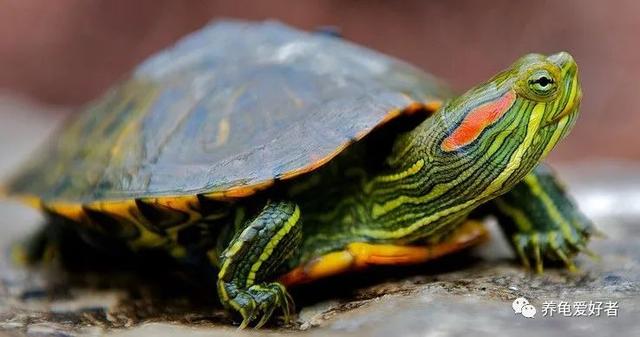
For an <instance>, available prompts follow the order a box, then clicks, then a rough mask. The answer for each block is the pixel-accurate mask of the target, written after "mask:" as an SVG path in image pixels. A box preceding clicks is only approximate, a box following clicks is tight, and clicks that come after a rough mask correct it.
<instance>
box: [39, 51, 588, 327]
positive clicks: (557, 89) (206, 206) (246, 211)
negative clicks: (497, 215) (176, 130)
mask: <svg viewBox="0 0 640 337" xmlns="http://www.w3.org/2000/svg"><path fill="white" fill-rule="evenodd" d="M580 99H581V92H580V88H579V84H578V77H577V67H576V64H575V62H574V61H573V59H572V58H571V56H569V55H568V54H567V53H559V54H555V55H551V56H549V57H546V56H543V55H537V54H532V55H527V56H525V57H523V58H521V59H520V60H518V61H517V62H516V63H514V64H513V65H512V66H511V67H510V68H509V69H507V70H505V71H504V72H501V73H500V74H498V75H496V76H495V77H494V78H492V79H490V80H489V81H488V82H486V83H484V84H481V85H479V86H477V87H475V88H473V89H471V90H469V91H468V92H466V93H464V94H462V95H460V96H458V97H456V98H453V99H451V100H450V101H449V102H447V103H446V104H444V105H443V106H442V107H441V108H440V110H439V111H438V112H436V113H435V114H434V115H433V116H432V117H431V118H428V119H426V120H424V121H423V122H421V123H420V124H419V125H417V126H416V127H415V128H413V129H412V130H408V131H405V132H403V133H401V134H400V135H397V136H394V137H392V138H390V139H389V140H387V142H389V143H391V142H393V144H389V150H388V151H387V152H385V151H386V150H384V151H382V152H383V153H382V157H380V156H381V154H380V152H381V151H379V149H378V148H377V147H376V146H377V144H374V143H373V142H372V141H371V140H364V141H361V142H358V143H356V144H354V146H352V147H351V148H350V149H349V150H347V151H345V152H344V153H341V154H340V155H338V157H336V158H335V159H333V160H332V161H331V162H330V163H329V164H328V165H325V166H323V167H322V168H319V169H317V170H316V171H314V172H312V173H310V174H308V175H306V176H304V177H299V178H297V179H293V180H287V181H284V182H282V184H281V185H279V186H275V187H272V188H270V189H267V190H266V191H264V192H261V193H258V194H255V195H253V196H251V197H250V198H245V199H241V200H238V201H235V202H228V203H227V202H222V201H220V200H212V199H210V198H208V197H207V196H206V195H197V196H181V197H175V198H167V197H163V198H138V199H131V200H130V201H119V202H117V203H114V204H112V205H110V204H108V202H102V203H96V204H87V205H81V204H64V203H52V204H42V203H41V202H40V201H37V200H36V201H33V202H34V203H37V204H38V205H39V206H40V207H42V208H44V209H45V210H47V211H49V212H51V213H53V214H56V215H60V216H63V217H64V218H66V219H69V220H72V221H74V222H77V223H80V224H82V225H83V226H84V227H85V228H87V229H88V230H92V231H94V232H96V233H99V234H104V235H110V236H115V237H118V238H120V239H121V240H123V241H126V242H127V243H128V245H129V247H130V248H132V249H142V248H164V249H166V250H167V251H168V252H169V253H170V254H171V255H173V256H174V257H176V258H178V259H183V260H185V261H188V260H191V259H196V260H197V259H199V258H202V257H203V256H204V257H206V259H207V260H208V266H210V265H213V266H216V268H217V269H218V270H219V271H218V283H217V286H218V293H219V295H220V300H221V302H222V303H223V305H224V306H225V307H226V308H228V309H229V310H231V311H234V312H236V313H238V314H240V315H241V316H242V324H241V326H242V327H245V326H247V325H248V324H250V323H252V322H255V323H256V325H257V326H261V325H262V324H264V323H265V322H266V321H267V320H268V319H269V317H270V316H271V315H272V313H273V311H274V310H275V309H277V308H282V309H283V310H284V311H285V314H286V315H288V313H289V312H290V307H291V305H292V302H291V300H290V299H289V297H288V295H287V293H286V290H285V289H284V287H283V286H282V285H281V284H279V283H277V282H275V283H274V282H270V280H273V278H274V277H275V276H277V275H276V274H277V273H278V272H280V271H281V269H280V267H283V266H284V268H289V269H292V268H293V267H295V266H299V265H303V266H304V265H305V264H307V263H313V261H314V259H317V258H319V257H321V256H323V255H324V254H327V253H329V252H336V251H340V250H341V249H343V248H344V247H346V246H347V245H349V244H353V243H371V244H392V245H408V244H416V243H421V244H424V243H425V242H426V243H427V244H430V245H433V244H438V243H441V242H443V241H445V240H447V238H448V235H449V233H451V232H452V231H453V230H454V229H455V228H456V227H458V226H459V225H461V224H462V223H463V222H464V220H465V219H466V218H467V217H468V216H469V214H470V212H472V211H473V210H474V209H475V208H477V207H478V206H479V205H482V204H484V203H486V202H488V201H490V200H492V199H494V198H496V197H498V196H500V195H503V194H504V193H506V192H508V191H510V190H511V189H512V188H514V186H516V185H517V184H518V183H519V182H520V181H521V180H522V179H523V178H524V177H525V176H526V175H527V174H528V173H529V172H531V171H532V170H533V169H534V167H535V166H536V165H537V164H538V162H539V161H540V160H541V159H542V158H544V157H545V156H546V154H547V153H548V152H549V151H550V150H551V149H552V148H553V147H554V146H555V144H556V143H557V142H558V141H560V140H561V139H562V138H563V137H564V136H565V135H566V133H567V132H568V131H569V129H570V128H571V127H572V126H573V124H574V122H575V119H576V117H577V114H578V106H579V102H580ZM369 147H372V148H373V152H376V153H377V156H378V157H379V158H378V157H376V159H375V160H374V159H372V156H370V155H369V154H370V153H371V150H372V149H370V148H369ZM382 148H384V146H383V147H382ZM374 157H375V156H374ZM372 161H373V162H372ZM543 189H545V190H546V189H547V188H546V187H543ZM536 197H537V196H536ZM268 200H280V201H273V202H268ZM505 200H506V199H505ZM555 200H556V201H560V199H555ZM265 204H266V206H265V207H264V208H259V207H256V205H265ZM256 208H257V209H258V211H255V210H256ZM259 209H261V210H259ZM552 242H556V241H551V240H550V241H549V247H552V246H551V245H553V243H552ZM523 250H525V253H526V251H528V250H531V248H527V247H523ZM534 250H535V249H534ZM563 251H564V250H563ZM565 255H566V254H565ZM556 256H557V257H560V258H561V256H560V255H557V254H556ZM567 256H568V255H567ZM205 267H206V266H205Z"/></svg>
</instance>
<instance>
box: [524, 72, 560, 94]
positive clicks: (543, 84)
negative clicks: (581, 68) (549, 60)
mask: <svg viewBox="0 0 640 337" xmlns="http://www.w3.org/2000/svg"><path fill="white" fill-rule="evenodd" d="M529 88H531V90H532V91H533V92H534V93H536V94H537V95H540V96H543V97H546V96H549V95H551V94H553V93H554V92H555V91H556V81H555V80H554V79H553V76H551V74H550V73H549V72H547V71H546V70H541V71H538V72H535V73H533V74H532V75H531V77H529Z"/></svg>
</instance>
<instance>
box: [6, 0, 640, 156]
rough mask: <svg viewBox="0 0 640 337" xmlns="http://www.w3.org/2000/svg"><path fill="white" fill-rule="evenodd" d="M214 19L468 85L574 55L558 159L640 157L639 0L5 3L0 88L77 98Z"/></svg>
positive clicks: (54, 99) (67, 100) (58, 99)
mask: <svg viewBox="0 0 640 337" xmlns="http://www.w3.org/2000/svg"><path fill="white" fill-rule="evenodd" d="M215 17H239V18H250V19H266V18H276V19H279V20H281V21H284V22H286V23H289V24H292V25H295V26H298V27H302V28H306V29H313V28H315V27H317V26H321V25H335V26H339V27H341V29H342V33H343V34H344V35H345V37H346V38H348V39H351V40H354V41H356V42H358V43H361V44H364V45H367V46H370V47H372V48H375V49H378V50H381V51H383V52H385V53H389V54H392V55H395V56H397V57H399V58H402V59H405V60H407V61H409V62H411V63H414V64H416V65H418V66H420V67H423V68H424V69H427V70H429V71H431V72H432V73H434V74H436V75H438V76H440V77H442V78H445V79H447V80H448V81H449V82H450V83H451V84H452V85H453V86H454V87H455V88H457V89H460V90H462V89H464V88H467V87H468V86H470V85H473V84H474V83H477V82H479V81H481V80H484V79H486V78H488V77H489V76H490V75H491V74H492V73H494V72H496V71H498V70H499V69H501V68H503V67H504V66H506V65H508V64H509V63H511V62H512V61H513V60H514V59H515V58H517V57H519V56H520V55H522V54H524V53H526V52H531V51H536V52H542V53H550V52H555V51H559V50H567V51H569V52H571V53H572V54H573V55H574V57H575V58H576V59H577V61H578V63H579V65H580V68H581V73H582V83H583V90H584V93H585V96H584V102H583V109H582V111H583V116H582V118H581V120H580V121H579V123H578V125H577V126H576V129H575V131H574V132H573V134H572V135H571V137H569V139H567V140H566V141H565V142H564V143H563V144H562V145H561V146H560V147H559V148H558V150H557V151H555V153H554V155H553V156H554V159H555V160H581V159H586V158H603V157H604V158H611V157H623V158H632V159H640V146H638V145H640V141H639V137H638V136H637V135H636V130H637V129H639V128H640V115H639V113H638V112H639V109H638V108H637V106H638V104H639V103H638V102H639V101H640V93H639V92H638V91H639V90H638V89H640V83H639V79H640V2H639V1H634V0H618V1H599V0H572V1H553V0H547V1H513V0H500V1H473V0H455V1H436V0H431V1H417V0H416V1H372V0H369V1H364V0H363V1H355V0H352V1H349V0H340V1H339V0H333V1H331V0H328V1H293V0H291V1H284V0H282V1H239V0H235V1H195V0H194V1H173V0H138V1H129V0H93V1H87V0H57V1H45V0H40V1H38V0H5V1H4V2H2V4H0V89H5V90H7V89H8V90H10V91H14V92H18V93H26V94H28V95H31V96H32V97H35V98H36V99H38V100H41V101H43V102H47V103H54V104H64V105H78V104H81V103H83V102H86V101H87V100H89V99H91V98H93V97H95V96H97V95H99V94H100V92H101V91H102V90H104V89H105V88H106V87H107V86H109V85H110V84H111V83H113V82H114V81H116V80H117V79H118V78H120V77H121V76H122V75H123V74H124V73H125V72H127V71H128V70H129V69H131V67H133V66H134V65H135V64H136V63H138V62H139V61H141V60H142V59H144V58H145V57H146V56H147V55H149V54H150V53H152V52H153V51H155V50H157V49H159V48H162V47H163V46H166V45H168V44H170V43H171V42H172V41H174V40H175V39H177V38H178V37H180V36H181V35H183V34H185V33H187V32H189V31H192V30H194V29H197V28H198V27H200V26H202V25H203V24H205V23H206V22H207V21H209V20H210V19H212V18H215Z"/></svg>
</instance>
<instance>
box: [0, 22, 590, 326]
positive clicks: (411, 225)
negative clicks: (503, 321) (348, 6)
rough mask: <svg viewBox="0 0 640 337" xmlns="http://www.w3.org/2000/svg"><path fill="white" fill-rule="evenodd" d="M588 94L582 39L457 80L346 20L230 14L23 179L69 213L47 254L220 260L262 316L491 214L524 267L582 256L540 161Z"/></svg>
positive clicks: (449, 247) (236, 306)
mask: <svg viewBox="0 0 640 337" xmlns="http://www.w3.org/2000/svg"><path fill="white" fill-rule="evenodd" d="M580 99H581V91H580V86H579V83H578V69H577V66H576V63H575V62H574V60H573V59H572V57H571V56H570V55H569V54H568V53H566V52H560V53H557V54H553V55H550V56H544V55H539V54H530V55H526V56H524V57H522V58H520V59H519V60H517V61H516V62H515V63H514V64H513V65H511V66H510V67H509V68H507V69H506V70H504V71H502V72H500V73H499V74H497V75H496V76H494V77H493V78H491V79H489V80H488V81H487V82H485V83H482V84H479V85H478V86H476V87H475V88H473V89H471V90H469V91H467V92H466V93H464V94H462V95H459V96H451V95H450V94H449V91H448V90H446V89H445V88H444V87H443V86H442V85H441V84H440V83H439V82H438V81H437V80H435V79H434V78H433V77H431V76H430V75H428V74H425V73H424V72H422V71H420V70H418V69H416V68H414V67H412V66H410V65H408V64H405V63H402V62H400V61H398V60H395V59H393V58H391V57H388V56H385V55H382V54H379V53H376V52H373V51H371V50H368V49H366V48H363V47H359V46H356V45H353V44H351V43H348V42H345V41H343V40H341V39H339V38H336V37H331V36H326V35H322V34H313V33H306V32H301V31H297V30H295V29H292V28H290V27H287V26H284V25H282V24H278V23H273V22H267V23H258V24H252V23H243V22H220V23H214V24H211V25H209V26H206V27H204V28H203V29H201V30H200V31H198V32H196V33H194V34H191V35H190V36H188V37H186V38H184V39H183V40H182V41H180V42H178V43H177V44H176V45H175V46H174V47H172V48H169V49H167V50H165V51H162V52H160V53H159V54H157V55H155V56H153V57H151V58H150V59H148V60H147V61H146V62H144V63H143V64H142V65H140V66H139V67H138V68H137V69H135V71H134V72H133V73H132V74H131V75H130V77H129V78H128V79H127V80H126V81H124V82H123V83H121V84H119V85H117V86H116V87H115V88H113V89H112V90H111V91H109V92H108V93H107V94H106V95H105V96H104V97H102V98H101V99H99V100H97V101H96V102H94V103H93V104H91V105H89V106H88V108H86V109H85V110H84V111H82V112H81V113H80V114H77V115H76V116H74V118H73V119H72V120H70V121H69V123H67V124H66V125H65V126H64V127H63V128H62V129H61V130H60V131H59V132H58V133H57V135H56V136H55V137H54V138H52V140H51V141H50V142H49V143H48V144H47V145H46V146H45V147H44V148H43V149H42V150H41V151H40V152H39V153H38V154H37V155H36V156H35V157H34V158H33V160H32V161H31V162H30V163H29V164H28V165H27V166H26V167H24V168H23V169H22V170H21V171H20V172H19V173H18V174H17V175H16V176H15V177H14V178H13V180H11V181H10V182H9V184H8V186H7V192H8V193H9V194H10V195H14V196H17V197H22V198H23V199H24V200H26V201H28V202H29V203H30V204H32V205H34V206H36V207H38V208H40V209H42V210H43V211H44V212H45V213H46V214H47V215H48V217H49V218H50V219H52V220H55V221H50V224H49V225H48V226H47V227H45V228H46V230H45V231H44V233H45V234H44V236H39V238H40V240H39V241H38V242H40V244H38V245H32V246H30V247H31V250H29V251H27V253H28V254H27V257H29V258H30V259H31V260H34V259H36V258H37V257H38V252H41V251H42V249H35V248H33V247H42V243H43V242H49V243H51V242H52V241H54V242H55V238H54V237H53V236H51V233H52V232H56V231H62V230H73V231H76V232H82V235H81V237H82V238H85V239H87V240H90V241H92V242H93V240H95V241H100V238H109V239H110V240H111V241H113V242H119V243H124V244H125V245H126V247H128V248H127V249H131V250H133V251H139V250H145V249H155V248H161V249H165V250H166V251H167V252H168V253H170V254H171V256H173V257H175V258H176V259H177V260H179V261H185V262H187V261H188V263H191V265H194V264H195V265H197V266H199V267H201V268H203V269H207V270H211V271H215V275H217V280H214V277H213V275H212V278H211V282H217V283H216V284H217V290H218V294H219V297H220V301H221V302H222V304H223V305H224V306H225V307H226V308H228V309H229V310H230V311H232V312H237V313H239V314H240V315H241V316H242V318H243V321H242V326H243V327H244V326H246V325H247V324H249V323H255V324H256V325H257V326H261V325H262V324H264V323H265V322H266V321H267V320H268V318H269V317H270V316H271V315H272V313H273V312H274V310H275V309H278V308H282V309H283V310H284V312H285V316H288V315H289V313H290V310H291V304H292V303H291V299H290V297H289V296H288V294H287V291H286V289H285V286H289V285H292V284H296V283H301V282H308V281H311V280H315V279H318V278H321V277H324V276H328V275H334V274H338V273H342V272H346V271H349V270H354V269H359V268H364V267H366V266H371V265H396V264H412V263H419V262H423V261H426V260H429V259H433V258H435V257H438V256H441V255H443V254H447V253H451V252H455V251H458V250H460V249H462V248H464V247H467V246H469V245H471V244H474V243H476V242H478V241H479V240H481V239H482V238H483V237H485V235H486V232H485V230H484V229H483V227H482V225H481V224H480V222H478V221H475V220H473V219H478V218H479V217H481V216H484V215H485V214H493V215H496V216H497V217H498V219H499V222H500V224H501V225H502V227H503V228H504V229H505V231H506V233H507V234H508V236H509V237H510V238H511V239H512V243H513V246H514V247H515V250H516V252H517V253H518V255H519V256H520V258H521V259H522V262H523V263H524V264H525V265H526V266H529V264H530V261H533V262H534V263H533V266H534V267H535V269H537V270H539V271H540V270H541V269H542V263H543V261H544V260H556V261H561V262H564V263H565V264H566V265H567V266H568V267H569V268H574V265H573V263H572V262H571V258H572V256H573V255H574V254H576V253H577V252H580V251H582V250H584V249H585V245H586V243H587V240H588V237H589V233H590V228H591V226H590V224H589V222H588V221H587V220H586V219H585V218H584V217H583V216H582V214H581V213H580V212H579V211H578V210H577V209H576V207H575V205H574V204H573V203H572V202H571V201H570V200H569V199H568V197H567V195H566V193H565V192H564V190H563V189H562V188H561V187H560V185H559V184H558V183H557V182H556V181H555V180H554V178H553V177H552V175H551V174H550V173H549V172H548V171H547V170H546V169H544V168H542V167H540V166H538V163H539V162H540V160H541V159H542V158H544V157H545V156H546V155H547V153H548V152H549V151H550V150H551V149H552V148H553V147H554V146H555V145H556V143H557V142H558V141H560V140H561V139H562V138H564V136H565V135H566V134H567V132H568V131H569V129H570V128H571V127H572V126H573V124H574V122H575V120H576V118H577V116H578V106H579V103H580ZM441 102H444V103H441ZM536 167H538V168H536ZM480 206H482V207H480ZM47 235H49V236H47ZM43 238H45V239H44V240H43ZM89 238H92V239H89ZM113 239H116V240H113ZM111 241H110V242H111ZM78 254H82V252H78Z"/></svg>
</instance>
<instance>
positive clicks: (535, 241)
mask: <svg viewBox="0 0 640 337" xmlns="http://www.w3.org/2000/svg"><path fill="white" fill-rule="evenodd" d="M592 234H594V231H593V230H592V228H591V227H590V228H585V229H582V230H575V229H574V228H572V231H571V233H569V235H567V234H565V233H563V232H562V231H561V230H560V229H557V230H550V231H539V232H533V233H518V234H515V235H513V237H512V243H513V245H514V247H515V250H516V253H517V254H518V256H519V257H520V260H521V261H522V264H523V265H524V266H525V267H526V268H527V269H531V268H532V266H531V262H530V261H531V260H533V262H534V266H533V267H534V269H535V271H536V273H542V271H543V262H544V261H551V262H558V261H559V262H562V263H564V265H565V266H566V267H567V269H568V270H569V271H572V272H573V271H577V270H578V269H577V267H576V265H575V264H574V263H573V261H572V260H573V257H574V256H575V255H577V254H578V253H580V252H584V253H586V254H587V255H589V256H590V257H593V258H597V255H596V254H595V253H593V252H592V251H590V250H589V249H588V248H587V243H588V241H589V238H590V237H591V235H592Z"/></svg>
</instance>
